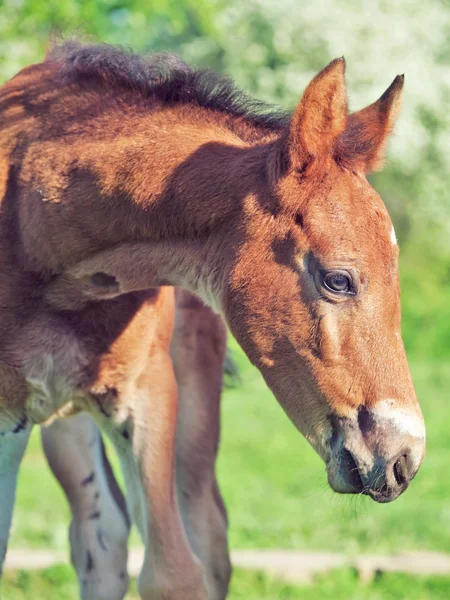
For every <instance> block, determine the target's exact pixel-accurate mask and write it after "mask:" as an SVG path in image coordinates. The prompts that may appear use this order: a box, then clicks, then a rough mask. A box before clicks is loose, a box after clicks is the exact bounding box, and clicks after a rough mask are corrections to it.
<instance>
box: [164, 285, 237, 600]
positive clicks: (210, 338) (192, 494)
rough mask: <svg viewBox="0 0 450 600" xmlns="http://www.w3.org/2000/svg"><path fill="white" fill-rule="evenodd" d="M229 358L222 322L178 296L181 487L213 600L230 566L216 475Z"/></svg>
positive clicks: (222, 590) (221, 592)
mask: <svg viewBox="0 0 450 600" xmlns="http://www.w3.org/2000/svg"><path fill="white" fill-rule="evenodd" d="M225 353H226V330H225V326H224V324H223V322H222V319H221V318H220V317H219V316H218V315H215V314H214V313H213V312H212V311H211V310H210V309H209V308H207V307H206V306H205V305H204V304H203V303H202V302H201V301H200V300H198V299H197V298H195V297H194V296H192V295H191V294H188V293H187V292H185V291H182V290H177V308H176V318H175V331H174V335H173V338H172V358H173V361H174V367H175V374H176V378H177V383H178V390H179V410H178V431H177V487H178V496H179V501H180V506H181V510H182V515H183V520H184V523H185V526H186V530H187V533H188V537H189V540H190V542H191V545H192V548H193V550H194V552H195V553H196V554H197V556H198V557H199V558H200V560H201V561H202V564H203V567H204V570H205V574H206V577H207V583H208V592H209V596H208V598H209V599H210V600H223V599H224V598H225V597H226V595H227V591H228V584H229V580H230V576H231V564H230V559H229V554H228V544H227V515H226V511H225V506H224V503H223V501H222V497H221V495H220V491H219V487H218V484H217V480H216V475H215V462H216V458H217V451H218V445H219V434H220V396H221V391H222V380H223V367H224V361H225Z"/></svg>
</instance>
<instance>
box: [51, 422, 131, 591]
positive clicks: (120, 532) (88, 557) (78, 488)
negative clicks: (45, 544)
mask: <svg viewBox="0 0 450 600" xmlns="http://www.w3.org/2000/svg"><path fill="white" fill-rule="evenodd" d="M41 433H42V442H43V446H44V451H45V454H46V456H47V459H48V462H49V464H50V466H51V468H52V470H53V473H54V474H55V476H56V478H57V479H58V481H59V483H60V484H61V486H62V487H63V489H64V492H65V494H66V496H67V499H68V501H69V503H70V507H71V510H72V523H71V525H70V543H71V558H72V562H73V564H74V567H75V569H76V571H77V575H78V580H79V584H80V593H81V598H82V599H83V600H102V599H104V600H122V598H123V597H124V596H125V594H126V591H127V588H128V575H127V541H128V532H129V521H128V516H127V512H126V507H125V500H124V498H123V496H122V493H121V491H120V489H119V487H118V485H117V483H116V481H115V479H114V475H113V473H112V470H111V467H110V465H109V463H108V460H107V458H106V454H105V451H104V447H103V443H102V440H101V437H100V433H99V431H98V428H97V426H96V424H95V422H94V421H93V419H92V417H91V416H90V415H88V414H87V413H80V414H79V415H77V416H74V417H69V418H66V419H60V420H57V421H55V422H54V423H53V424H52V425H51V426H50V427H45V428H44V427H43V428H42V429H41Z"/></svg>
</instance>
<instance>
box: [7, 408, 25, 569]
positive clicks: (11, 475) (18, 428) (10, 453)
mask: <svg viewBox="0 0 450 600" xmlns="http://www.w3.org/2000/svg"><path fill="white" fill-rule="evenodd" d="M30 431H31V426H30V425H29V423H28V422H27V420H26V418H25V417H23V418H22V419H19V421H18V423H17V424H16V425H14V426H13V427H12V428H11V429H10V430H6V431H3V432H1V431H0V579H1V573H2V567H3V562H4V560H5V555H6V547H7V545H8V537H9V530H10V527H11V520H12V513H13V508H14V499H15V495H16V485H17V473H18V471H19V466H20V463H21V461H22V458H23V454H24V452H25V448H26V446H27V442H28V438H29V437H30Z"/></svg>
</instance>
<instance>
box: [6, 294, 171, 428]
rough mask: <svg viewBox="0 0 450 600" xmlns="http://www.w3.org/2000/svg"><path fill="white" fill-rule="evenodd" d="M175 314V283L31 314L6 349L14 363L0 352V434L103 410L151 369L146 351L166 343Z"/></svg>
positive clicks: (154, 350)
mask: <svg viewBox="0 0 450 600" xmlns="http://www.w3.org/2000/svg"><path fill="white" fill-rule="evenodd" d="M173 313H174V300H173V290H172V289H171V288H162V289H161V290H152V291H149V292H143V293H139V294H138V293H136V294H127V296H126V297H119V298H117V299H115V300H109V301H105V302H99V303H96V304H95V305H91V306H89V307H87V308H86V309H84V310H83V311H79V312H76V313H70V314H66V313H64V314H58V313H47V312H42V313H39V314H36V315H35V317H34V318H33V319H32V320H31V321H28V322H27V326H26V327H24V328H23V330H21V331H19V332H17V335H15V336H14V341H13V342H12V343H10V344H9V345H8V346H7V349H6V352H5V353H3V354H4V355H5V356H7V357H8V358H9V365H11V364H13V365H16V366H17V368H15V369H13V368H12V367H11V366H9V365H8V362H2V356H1V355H0V377H1V375H2V371H1V369H2V365H3V369H4V372H5V373H6V375H7V376H6V377H3V378H2V384H0V433H1V432H4V431H11V430H12V429H15V428H16V427H17V426H18V424H20V423H23V422H24V421H29V422H31V423H37V424H39V423H46V422H49V421H51V420H52V419H54V418H56V417H58V416H68V415H69V414H73V413H74V412H77V411H79V410H85V409H93V410H100V411H104V412H105V413H108V412H109V411H110V409H111V410H112V409H113V405H114V403H117V401H118V398H119V397H120V396H122V395H123V394H126V393H129V391H130V389H131V388H132V386H133V382H134V381H135V380H137V379H138V377H139V376H140V375H141V373H142V371H143V369H145V368H148V359H149V353H150V351H152V352H158V347H159V346H158V344H159V343H161V344H162V349H163V350H164V348H166V347H167V345H168V340H170V336H171V332H172V325H173ZM8 382H9V383H8ZM2 386H3V389H2Z"/></svg>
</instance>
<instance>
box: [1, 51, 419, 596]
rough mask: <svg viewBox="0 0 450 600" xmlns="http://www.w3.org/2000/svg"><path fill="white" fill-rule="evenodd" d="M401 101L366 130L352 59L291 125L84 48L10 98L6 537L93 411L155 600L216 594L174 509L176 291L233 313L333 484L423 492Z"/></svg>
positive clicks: (374, 113) (6, 124) (174, 76)
mask: <svg viewBox="0 0 450 600" xmlns="http://www.w3.org/2000/svg"><path fill="white" fill-rule="evenodd" d="M402 87H403V78H402V77H397V78H396V79H395V80H394V82H393V84H392V85H391V86H390V88H389V89H388V90H387V91H386V92H385V93H384V94H383V96H382V97H381V98H380V99H379V100H378V101H377V102H375V103H374V104H372V105H371V106H369V107H367V108H366V109H364V110H362V111H360V112H357V113H354V114H351V115H349V114H348V108H347V99H346V91H345V81H344V61H343V59H338V60H335V61H333V62H332V63H331V64H330V65H329V66H328V67H327V68H326V69H324V70H323V71H322V72H321V73H319V75H318V76H317V77H316V78H314V79H313V81H312V82H311V83H310V85H309V86H308V88H307V89H306V91H305V93H304V95H303V97H302V99H301V101H300V103H299V105H298V106H297V108H296V110H295V111H294V113H293V115H292V116H286V115H279V114H278V115H277V114H274V113H273V112H267V110H266V109H265V108H264V107H263V106H261V105H259V104H258V103H256V102H254V101H251V100H249V99H248V98H246V97H244V96H243V95H242V94H241V93H239V92H238V91H237V90H236V89H235V88H234V87H233V86H232V85H231V84H230V83H229V82H228V81H227V80H223V79H221V78H219V77H217V76H216V75H213V74H211V73H207V72H206V73H205V72H195V71H192V70H191V69H190V68H189V67H188V66H186V65H185V64H184V63H182V62H181V61H179V60H178V59H175V58H173V57H170V56H155V57H153V58H151V59H150V60H149V61H144V60H143V59H141V58H139V57H136V56H131V55H128V54H125V53H123V52H121V51H119V50H115V49H113V48H109V47H105V46H87V47H83V46H79V45H77V44H73V43H71V44H68V45H66V46H63V47H61V48H56V49H55V50H54V51H52V52H51V53H50V55H49V56H48V57H47V59H46V60H45V61H44V62H43V63H42V64H39V65H36V66H32V67H29V68H27V69H25V70H24V71H22V72H21V73H20V74H19V75H18V76H16V77H15V78H14V79H12V80H11V81H10V82H8V83H7V84H6V85H5V86H4V87H3V88H2V90H1V92H0V109H1V111H2V112H1V113H0V127H1V129H2V139H1V146H0V157H1V158H0V159H1V161H2V165H3V170H2V180H1V182H0V187H1V190H2V212H1V222H0V230H1V236H0V245H1V248H0V250H1V252H0V272H1V279H0V298H1V302H0V328H1V331H2V332H4V335H3V336H2V340H1V342H0V361H1V363H0V364H1V365H2V369H3V373H4V377H3V382H2V388H1V389H0V392H1V393H0V398H1V400H0V402H1V405H2V407H3V412H2V413H1V416H0V426H1V428H2V431H3V432H4V435H3V437H2V438H0V439H2V440H3V448H2V452H3V457H6V453H8V459H6V458H3V460H0V466H1V468H0V489H1V490H7V493H6V495H5V496H4V497H3V498H1V501H2V504H3V506H4V507H5V508H4V509H3V510H2V514H3V515H5V516H3V517H2V520H1V521H0V525H1V527H0V540H1V542H0V544H2V545H3V546H6V538H7V531H8V528H9V520H10V512H11V507H12V501H13V488H14V485H13V482H14V480H15V477H16V472H17V468H18V465H19V463H20V458H21V455H22V453H23V449H24V446H25V443H26V438H27V435H28V433H29V430H30V428H31V425H32V424H33V423H41V422H45V421H48V420H49V419H53V418H55V417H57V416H59V415H67V414H70V413H75V412H77V411H80V410H85V411H88V412H90V413H91V414H92V415H93V416H94V418H95V419H96V420H97V422H98V423H99V424H100V426H101V427H102V428H103V430H104V431H106V432H107V433H108V434H109V435H110V436H111V438H112V440H113V442H114V443H115V445H116V448H117V450H118V452H119V455H120V458H121V461H122V464H123V466H124V473H125V479H126V483H127V501H128V506H129V510H130V514H131V515H132V518H133V520H134V521H135V522H136V524H137V526H138V528H139V530H140V533H141V535H142V538H143V540H144V543H145V544H146V554H145V562H144V568H143V570H142V573H141V576H140V578H139V591H140V594H141V596H142V598H145V599H151V600H156V599H161V600H162V599H163V598H164V600H181V599H183V600H194V599H195V600H199V599H206V598H208V597H210V598H211V597H215V596H214V595H213V594H214V593H215V592H214V588H213V587H212V586H211V584H210V583H209V581H208V579H206V580H204V579H203V571H202V568H201V566H200V563H199V561H198V560H197V557H196V555H195V548H191V545H190V544H189V541H188V539H187V537H186V535H185V530H184V527H183V524H182V521H181V516H180V511H179V507H178V502H177V499H176V492H175V481H174V480H175V478H174V461H175V457H174V455H175V450H174V447H175V423H176V418H177V397H176V385H175V378H174V374H173V368H172V360H171V357H170V348H169V346H170V339H171V322H170V321H171V315H173V305H172V306H171V305H170V302H171V300H170V297H169V295H168V294H169V291H168V289H167V288H163V289H161V290H160V291H158V289H157V288H158V287H159V286H167V285H169V286H180V287H183V288H186V289H188V290H191V291H193V292H195V293H197V294H198V295H199V296H201V297H202V298H203V299H204V300H205V302H206V303H207V304H209V305H211V306H212V307H213V308H214V309H215V310H216V311H217V312H220V313H221V314H222V315H223V316H224V317H225V320H226V322H227V323H228V325H229V327H230V329H231V331H232V332H233V334H234V336H235V337H236V339H237V340H238V342H239V343H240V344H241V346H242V348H243V349H244V351H245V352H246V354H247V356H248V357H249V358H250V360H251V361H252V362H253V363H254V364H255V365H256V366H257V367H258V368H259V370H260V371H261V373H262V374H263V376H264V378H265V380H266V382H267V383H268V385H269V387H270V388H271V389H272V391H273V392H274V394H275V396H276V398H277V400H278V401H279V402H280V404H281V405H282V407H283V408H284V410H285V411H286V413H287V414H288V416H289V417H290V418H291V420H292V421H293V423H294V424H295V425H296V426H297V427H298V429H299V430H300V431H301V432H302V433H303V435H304V436H305V437H306V438H307V439H308V440H309V442H310V443H311V444H312V445H313V447H314V448H315V450H316V451H317V452H318V453H319V454H320V456H321V457H322V458H323V460H324V462H325V464H326V468H327V472H328V479H329V482H330V485H331V487H332V488H333V489H335V490H336V491H339V492H343V493H361V492H362V493H365V494H368V495H370V496H371V497H372V498H373V499H375V500H377V501H378V502H388V501H391V500H393V499H395V498H396V497H397V496H398V495H399V494H401V493H402V492H403V491H404V490H405V489H406V487H407V486H408V484H409V482H410V480H411V479H412V478H413V477H414V475H415V474H416V472H417V470H418V468H419V466H420V464H421V462H422V459H423V455H424V451H425V430H424V425H423V418H422V414H421V411H420V408H419V405H418V403H417V399H416V396H415V392H414V388H413V385H412V381H411V377H410V374H409V370H408V366H407V362H406V356H405V352H404V348H403V344H402V340H401V335H400V292H399V284H398V266H397V263H398V247H397V244H396V242H395V235H394V233H393V228H392V223H391V221H390V219H389V216H388V214H387V211H386V209H385V207H384V205H383V203H382V201H381V199H380V198H379V196H378V195H377V194H376V193H375V191H374V190H373V189H372V188H371V186H370V185H369V184H368V182H367V180H366V178H365V173H367V172H368V171H370V170H373V169H375V168H377V167H379V165H380V163H381V162H382V154H383V148H384V145H385V143H386V139H387V137H388V134H389V133H390V131H391V130H392V128H393V126H394V123H395V118H396V115H397V112H398V108H399V104H400V98H401V90H402ZM172 302H173V300H172ZM196 343H199V342H196ZM188 358H189V352H188V353H187V354H185V355H183V357H182V358H181V363H179V364H182V363H184V361H185V360H187V359H188ZM193 371H195V367H193ZM187 372H189V373H191V374H192V375H191V376H193V372H192V371H191V370H189V369H188V370H187ZM186 418H187V417H186ZM194 426H195V424H194ZM183 427H184V418H183V419H182V422H181V427H180V428H179V429H180V432H179V436H180V437H181V439H183V438H184V434H183ZM207 433H208V432H206V433H205V432H202V433H201V435H200V437H201V438H202V439H203V436H206V435H207ZM211 434H212V436H213V437H215V436H216V432H215V431H214V432H212V433H211ZM192 435H193V434H192V430H189V428H188V430H187V433H186V437H185V438H184V439H185V440H186V445H187V447H188V448H189V445H190V440H191V439H192ZM62 437H64V436H62ZM58 448H61V443H59V444H58ZM55 453H56V452H55ZM60 453H61V454H62V453H63V447H62V448H61V450H60ZM181 464H182V467H181V468H182V469H189V468H191V464H190V462H189V458H188V460H187V461H184V462H183V463H181ZM194 467H195V468H196V466H195V465H194ZM194 477H195V474H194ZM211 481H212V480H211ZM88 483H89V482H88ZM193 502H195V499H193ZM193 510H194V511H195V508H193ZM202 516H203V515H202ZM186 529H189V527H188V526H186ZM188 534H189V531H188ZM191 543H192V542H191ZM193 550H194V552H193ZM197 552H198V550H197ZM201 558H202V560H203V561H204V560H205V559H204V557H201ZM89 565H91V563H90V561H89ZM85 597H86V598H88V597H92V598H93V597H94V596H88V595H85ZM217 597H220V596H217Z"/></svg>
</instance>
